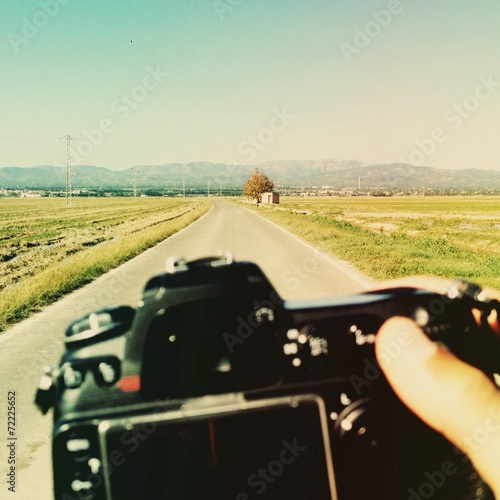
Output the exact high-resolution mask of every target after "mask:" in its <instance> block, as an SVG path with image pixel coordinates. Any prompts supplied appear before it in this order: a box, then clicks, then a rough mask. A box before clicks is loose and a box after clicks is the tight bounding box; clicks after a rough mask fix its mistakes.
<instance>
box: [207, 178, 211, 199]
mask: <svg viewBox="0 0 500 500" xmlns="http://www.w3.org/2000/svg"><path fill="white" fill-rule="evenodd" d="M209 196H210V181H208V182H207V197H209Z"/></svg>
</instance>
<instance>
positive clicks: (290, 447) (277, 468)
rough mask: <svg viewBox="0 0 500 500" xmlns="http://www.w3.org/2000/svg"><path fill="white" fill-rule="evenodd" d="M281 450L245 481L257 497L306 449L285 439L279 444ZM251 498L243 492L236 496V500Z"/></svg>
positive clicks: (295, 441) (294, 440)
mask: <svg viewBox="0 0 500 500" xmlns="http://www.w3.org/2000/svg"><path fill="white" fill-rule="evenodd" d="M281 444H282V446H283V448H282V450H281V451H280V452H279V453H278V454H277V456H276V459H275V460H271V461H270V462H269V463H268V464H267V466H265V467H259V468H258V469H257V470H256V471H255V472H254V473H252V474H251V475H250V476H249V477H248V480H247V485H248V486H249V487H250V488H252V489H253V492H255V493H256V494H257V495H262V493H264V492H265V491H266V489H267V487H268V486H269V485H270V484H273V483H274V482H275V481H276V479H277V478H278V477H279V476H281V474H283V471H284V470H285V468H286V467H287V466H288V465H291V464H293V463H294V462H295V460H297V458H299V457H300V455H301V454H302V453H304V452H305V451H306V450H307V448H306V447H305V446H300V445H299V444H298V443H297V439H293V440H292V443H291V444H290V443H289V442H288V441H287V440H286V439H285V440H284V441H282V442H281ZM251 498H252V497H251V496H250V495H249V494H248V493H247V492H245V491H242V492H240V493H238V494H237V495H236V500H250V499H251Z"/></svg>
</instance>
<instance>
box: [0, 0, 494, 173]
mask: <svg viewBox="0 0 500 500" xmlns="http://www.w3.org/2000/svg"><path fill="white" fill-rule="evenodd" d="M437 3H438V5H436V4H437ZM0 14H1V19H2V23H1V26H0V71H1V79H0V91H1V96H2V98H1V101H0V103H1V104H0V110H1V111H0V166H31V165H40V164H53V165H60V164H64V163H65V161H66V152H65V142H64V141H62V140H59V138H60V137H62V136H66V135H71V136H72V137H75V138H76V139H75V140H73V141H72V149H73V153H72V157H73V158H72V162H73V164H95V165H99V166H103V167H107V168H112V169H124V168H130V167H131V166H132V165H134V164H162V163H169V162H190V161H203V160H206V161H211V162H222V163H241V164H249V163H252V164H254V163H261V162H266V161H273V160H287V159H298V160H300V159H312V160H316V159H325V158H337V159H346V160H347V159H354V158H355V159H358V160H361V161H364V162H367V163H386V162H388V163H396V162H402V161H404V162H407V163H412V164H414V165H429V166H434V167H440V168H449V169H461V168H484V169H495V170H500V140H499V132H500V30H499V29H498V26H499V21H500V4H499V3H498V2H497V1H496V0H489V1H488V0H485V1H481V2H471V1H466V0H454V1H451V0H442V1H440V2H431V1H430V0H429V1H425V0H422V1H418V2H417V1H415V0H383V1H378V0H368V1H364V2H354V1H352V0H350V1H348V0H338V1H332V0H312V1H308V2H306V1H305V0H287V1H284V0H281V1H279V0H220V1H212V0H170V1H165V0H164V1H155V0H150V1H147V0H146V1H139V0H136V1H134V0H106V1H104V0H86V1H85V2H83V1H81V0H80V1H78V0H35V1H33V0H5V1H3V2H2V4H1V6H0Z"/></svg>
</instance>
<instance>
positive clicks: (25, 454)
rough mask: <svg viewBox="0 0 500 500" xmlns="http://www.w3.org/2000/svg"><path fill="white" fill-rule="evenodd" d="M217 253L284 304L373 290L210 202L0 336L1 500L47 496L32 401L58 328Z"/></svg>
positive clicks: (44, 432) (40, 421)
mask: <svg viewBox="0 0 500 500" xmlns="http://www.w3.org/2000/svg"><path fill="white" fill-rule="evenodd" d="M220 249H227V250H230V251H232V252H233V254H234V256H235V258H236V259H238V260H252V261H254V262H256V263H257V264H258V265H260V266H261V267H262V269H263V270H264V272H265V273H266V274H267V275H268V277H269V278H270V280H271V282H272V283H273V284H274V285H275V287H276V288H277V290H278V292H279V294H280V295H281V296H282V297H284V298H285V299H299V298H313V297H321V296H323V297H324V296H328V295H330V296H331V295H340V294H347V293H354V292H359V291H363V290H366V289H367V288H369V287H370V286H371V284H372V282H371V281H370V280H369V279H368V278H366V277H364V276H362V275H360V274H359V273H358V272H356V271H355V270H353V269H352V268H351V267H350V266H349V265H348V264H346V263H342V262H339V261H336V260H334V259H331V258H329V257H326V256H324V255H323V254H321V253H320V252H318V251H316V250H315V249H314V248H313V247H311V246H309V245H308V244H305V243H304V242H302V241H301V240H299V239H298V238H296V237H295V236H292V235H291V234H290V233H288V232H286V231H284V230H283V229H281V228H279V227H278V226H276V225H274V224H272V223H270V222H268V221H267V220H265V219H264V218H262V217H260V216H259V215H256V214H254V213H253V212H251V211H249V210H247V209H245V208H242V207H240V206H236V205H233V204H231V203H227V202H223V201H216V202H214V206H213V208H212V210H211V211H210V212H208V213H207V214H206V215H204V216H203V217H202V218H201V219H199V220H198V221H196V222H195V223H194V224H192V225H191V226H189V227H187V228H186V229H184V230H183V231H181V232H179V233H177V234H176V235H174V236H173V237H171V238H168V239H167V240H165V241H163V242H162V243H160V244H159V245H157V246H155V247H154V248H152V249H150V250H148V251H146V252H144V253H143V254H141V255H139V256H138V257H136V258H134V259H132V260H131V261H129V262H127V263H126V264H124V265H122V266H120V267H119V268H117V269H115V270H113V271H111V272H109V273H107V274H106V275H104V276H101V277H100V278H99V279H97V280H95V281H94V282H93V283H91V284H89V285H87V286H85V287H84V288H82V289H80V290H78V291H77V292H75V293H73V294H71V295H69V296H67V297H65V298H63V299H62V300H60V301H59V302H57V303H55V304H53V305H52V306H50V307H47V308H46V309H45V310H44V311H42V312H41V313H38V314H36V315H35V316H33V317H32V318H30V319H28V320H26V321H24V322H22V323H20V324H18V325H16V326H15V327H13V328H12V329H10V330H9V331H7V332H5V333H4V334H2V335H0V367H1V374H2V377H1V378H2V380H1V383H0V387H1V393H0V404H1V407H0V450H1V452H0V474H1V477H2V481H1V482H0V488H1V489H0V498H13V499H14V500H32V499H33V498H37V500H49V499H51V498H52V472H51V459H50V434H51V425H52V416H51V414H48V415H46V416H42V415H41V414H40V413H39V412H38V410H37V409H36V408H35V406H34V405H33V395H34V392H35V389H36V387H37V385H38V382H39V379H40V375H41V373H42V368H43V366H44V365H55V364H57V361H58V359H59V357H60V355H61V352H62V338H63V332H64V329H65V326H66V325H67V324H68V323H69V322H70V321H71V320H72V319H74V318H76V317H78V316H81V315H83V314H85V313H88V312H90V311H92V310H95V309H97V308H101V307H105V306H108V305H114V304H130V305H135V304H136V303H137V300H138V298H139V296H140V292H141V289H142V287H143V285H144V284H145V282H146V280H147V279H148V277H150V276H151V275H153V274H157V273H160V272H162V271H163V269H164V266H165V261H166V258H167V257H169V256H172V255H182V256H185V257H186V258H188V259H192V258H197V257H203V256H207V255H212V254H216V253H217V251H218V250H220ZM9 391H15V395H16V434H17V437H18V441H17V448H16V459H17V471H16V472H17V478H16V492H15V494H12V493H10V492H9V491H8V490H7V487H8V485H7V484H6V477H7V476H6V474H7V459H8V455H7V454H8V452H9V449H8V448H7V445H6V441H7V439H6V438H7V436H6V431H7V394H8V392H9Z"/></svg>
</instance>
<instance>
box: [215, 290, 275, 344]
mask: <svg viewBox="0 0 500 500" xmlns="http://www.w3.org/2000/svg"><path fill="white" fill-rule="evenodd" d="M278 304H281V298H280V296H279V295H278V293H277V292H276V291H275V290H273V291H272V292H271V294H270V295H269V299H266V300H263V301H261V302H258V301H257V300H254V301H253V305H254V310H253V311H251V312H250V313H249V314H248V316H247V317H246V318H242V317H241V316H238V317H237V318H236V323H237V326H236V328H235V331H234V332H233V333H231V332H224V333H223V334H222V338H223V339H224V343H225V344H226V347H227V349H228V351H229V352H230V353H231V354H233V353H234V351H235V350H236V347H237V346H239V345H241V344H244V343H245V340H247V339H248V338H250V337H251V336H252V335H253V334H254V332H255V330H256V329H257V328H259V327H261V326H262V325H263V324H264V322H265V321H274V310H275V308H276V306H277V305H278Z"/></svg>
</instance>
